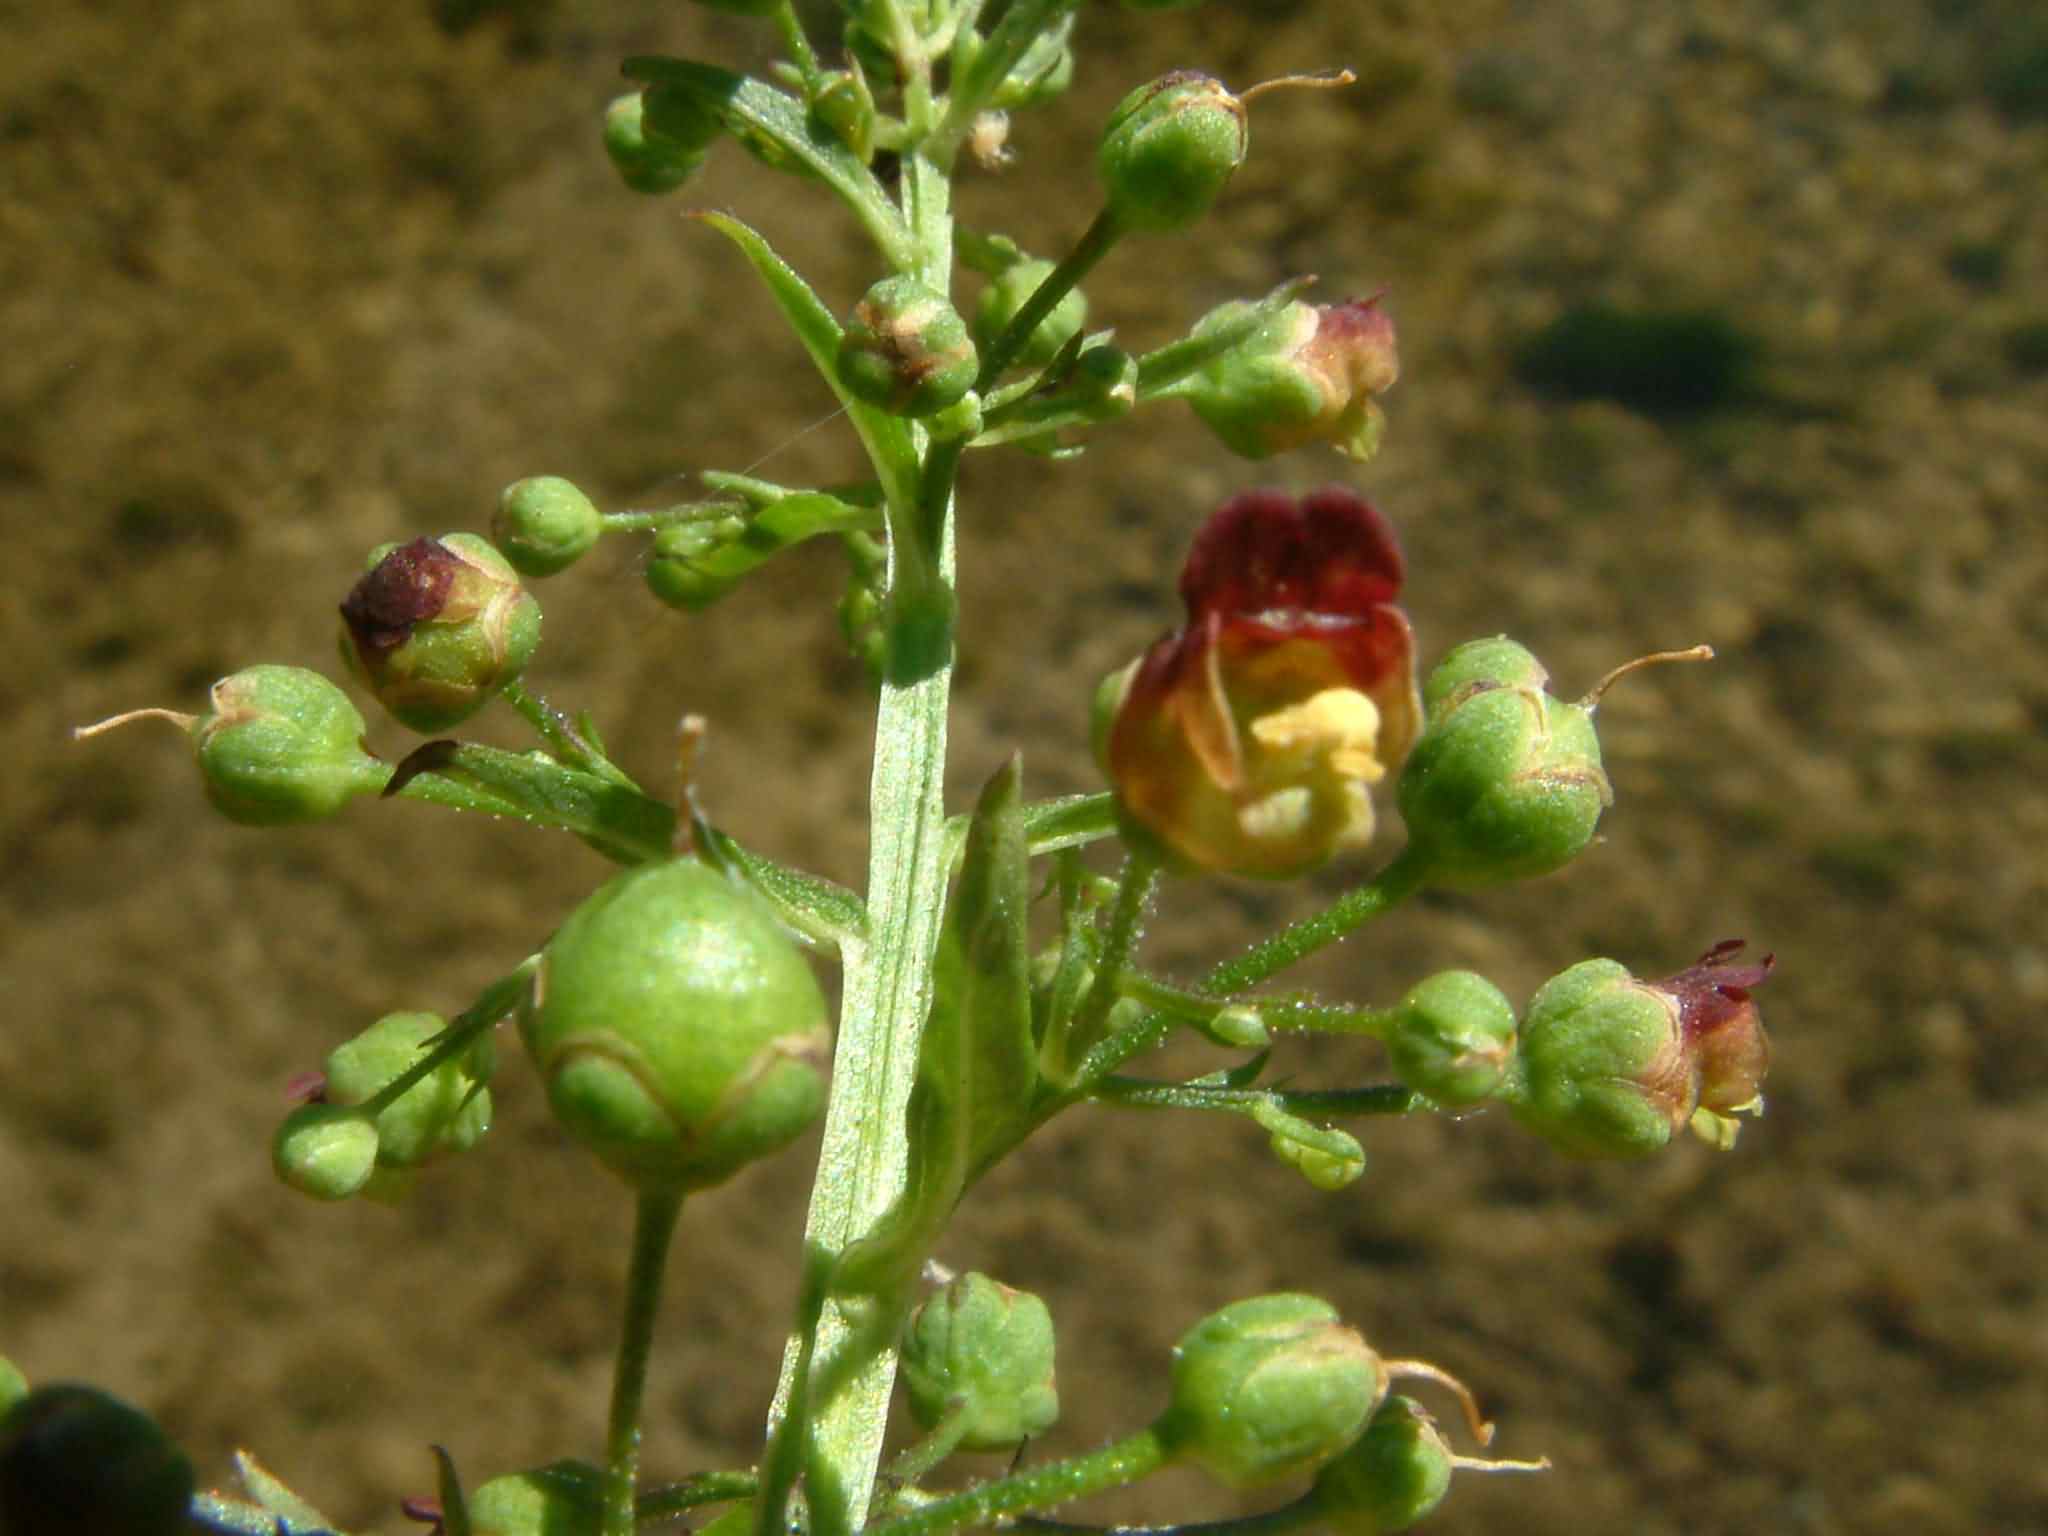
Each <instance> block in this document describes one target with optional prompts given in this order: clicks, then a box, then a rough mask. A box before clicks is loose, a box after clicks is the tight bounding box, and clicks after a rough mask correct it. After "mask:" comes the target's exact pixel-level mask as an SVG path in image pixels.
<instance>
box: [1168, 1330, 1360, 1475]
mask: <svg viewBox="0 0 2048 1536" xmlns="http://www.w3.org/2000/svg"><path fill="white" fill-rule="evenodd" d="M1386 1391H1387V1374H1386V1371H1385V1369H1384V1368H1383V1367H1382V1366H1381V1364H1380V1359H1379V1356H1377V1355H1375V1354H1374V1353H1373V1352H1372V1350H1371V1349H1370V1348H1368V1347H1367V1345H1366V1342H1365V1340H1364V1339H1362V1338H1360V1337H1359V1335H1358V1334H1357V1333H1356V1332H1355V1331H1354V1330H1352V1329H1350V1328H1347V1327H1345V1326H1344V1325H1343V1324H1342V1323H1340V1322H1339V1321H1338V1320H1337V1313H1336V1310H1335V1309H1334V1308H1333V1307H1331V1306H1330V1304H1329V1303H1328V1302H1325V1301H1321V1300H1318V1299H1317V1298H1316V1297H1313V1296H1301V1295H1293V1294H1287V1293H1282V1294H1279V1295H1273V1296H1257V1297H1253V1298H1251V1299H1249V1300H1246V1301H1239V1302H1233V1303H1232V1304H1231V1305H1229V1306H1227V1307H1225V1308H1223V1309H1222V1310H1221V1311H1220V1312H1215V1313H1212V1314H1211V1315H1210V1316H1208V1317H1206V1318H1204V1319H1203V1320H1202V1321H1201V1322H1199V1323H1197V1324H1196V1325H1195V1326H1194V1327H1193V1328H1192V1329H1190V1330H1189V1331H1188V1332H1187V1333H1186V1334H1185V1335H1184V1336H1183V1337H1182V1339H1181V1341H1180V1343H1179V1344H1178V1345H1176V1346H1175V1347H1174V1352H1173V1400H1172V1403H1171V1404H1170V1405H1169V1406H1168V1408H1167V1410H1166V1413H1165V1414H1164V1416H1163V1417H1161V1419H1160V1421H1159V1423H1158V1425H1157V1431H1158V1434H1159V1437H1160V1439H1161V1441H1162V1442H1163V1443H1164V1444H1165V1446H1166V1448H1167V1449H1168V1451H1169V1452H1170V1453H1172V1454H1175V1455H1182V1456H1186V1457H1188V1458H1190V1459H1191V1460H1193V1461H1194V1462H1196V1463H1197V1464H1198V1465H1199V1466H1201V1467H1202V1469H1203V1470H1204V1471H1206V1472H1208V1473H1209V1474H1210V1475H1211V1476H1213V1477H1215V1478H1216V1479H1217V1480H1218V1481H1219V1482H1222V1483H1226V1484H1228V1485H1229V1486H1230V1487H1233V1488H1256V1487H1258V1486H1260V1485H1262V1484H1265V1483H1271V1482H1276V1481H1278V1480H1279V1479H1281V1478H1285V1477H1289V1476H1292V1475H1294V1474H1296V1473H1300V1472H1309V1471H1313V1470H1314V1469H1315V1468H1317V1467H1319V1466H1321V1465H1322V1464H1323V1463H1324V1462H1326V1461H1328V1460H1330V1459H1331V1458H1332V1457H1333V1456H1336V1455H1337V1454H1338V1453H1339V1452H1341V1451H1342V1450H1343V1449H1344V1448H1345V1447H1346V1446H1348V1445H1350V1444H1351V1442H1352V1441H1353V1440H1355V1439H1357V1438H1358V1435H1359V1432H1360V1431H1361V1430H1363V1429H1364V1428H1365V1425H1366V1421H1367V1420H1368V1419H1370V1418H1371V1417H1372V1413H1373V1409H1374V1408H1376V1407H1377V1406H1378V1405H1379V1402H1380V1399H1381V1398H1382V1397H1384V1396H1385V1395H1386Z"/></svg>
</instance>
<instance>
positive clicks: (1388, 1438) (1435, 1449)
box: [1309, 1397, 1455, 1536]
mask: <svg viewBox="0 0 2048 1536" xmlns="http://www.w3.org/2000/svg"><path fill="white" fill-rule="evenodd" d="M1454 1465H1455V1463H1454V1461H1453V1459H1452V1456H1451V1448H1450V1447H1449V1446H1448V1445H1446V1444H1445V1443H1444V1437H1443V1435H1442V1434H1440V1433H1439V1432H1438V1430H1437V1427H1436V1421H1435V1420H1434V1419H1432V1418H1431V1417H1430V1416H1429V1415H1428V1414H1427V1413H1425V1412H1423V1410H1422V1408H1421V1406H1420V1405H1419V1404H1418V1403H1416V1402H1415V1401H1414V1400H1413V1399H1412V1398H1406V1397H1390V1398H1388V1399H1387V1400H1386V1402H1385V1403H1383V1404H1382V1405H1381V1406H1380V1411H1379V1412H1378V1413H1375V1414H1374V1415H1373V1416H1372V1422H1371V1423H1370V1424H1368V1425H1367V1426H1366V1427H1365V1433H1364V1434H1362V1435H1360V1436H1359V1437H1358V1443H1357V1444H1355V1445H1353V1446H1352V1447H1351V1449H1350V1450H1348V1451H1346V1452H1345V1453H1344V1454H1343V1455H1342V1456H1339V1457H1338V1458H1337V1459H1336V1460H1335V1461H1333V1462H1331V1463H1330V1464H1329V1465H1328V1466H1326V1467H1324V1468H1323V1470H1322V1471H1320V1472H1318V1473H1317V1474H1316V1482H1315V1487H1314V1489H1313V1490H1312V1491H1311V1492H1310V1494H1309V1497H1310V1498H1311V1499H1313V1500H1314V1501H1315V1506H1316V1512H1317V1514H1318V1516H1319V1517H1320V1518H1319V1520H1318V1523H1319V1524H1320V1525H1322V1526H1323V1527H1324V1528H1326V1529H1327V1530H1329V1531H1331V1532H1333V1533H1334V1536H1383V1533H1385V1532H1389V1531H1405V1530H1407V1529H1408V1527H1410V1526H1411V1525H1414V1524H1415V1523H1416V1522H1417V1521H1419V1520H1421V1519H1422V1518H1423V1517H1424V1516H1426V1515H1428V1514H1429V1513H1430V1512H1431V1511H1433V1510H1434V1509H1435V1508H1436V1507H1437V1505H1439V1504H1441V1503H1443V1501H1444V1495H1445V1494H1446V1493H1448V1492H1450V1488H1451V1470H1452V1467H1453V1466H1454Z"/></svg>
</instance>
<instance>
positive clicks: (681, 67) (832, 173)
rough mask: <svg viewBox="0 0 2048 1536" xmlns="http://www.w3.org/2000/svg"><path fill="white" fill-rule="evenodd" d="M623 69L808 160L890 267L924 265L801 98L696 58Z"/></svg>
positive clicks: (646, 58)
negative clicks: (676, 90)
mask: <svg viewBox="0 0 2048 1536" xmlns="http://www.w3.org/2000/svg"><path fill="white" fill-rule="evenodd" d="M623 71H624V73H625V75H626V78H628V79H629V80H643V81H646V82H648V83H649V84H655V83H659V84H663V85H675V86H680V87H682V88H683V89H685V90H688V91H690V92H691V93H693V94H694V95H696V96H697V97H698V98H699V99H700V100H702V101H703V103H704V105H706V106H707V107H709V108H711V109H712V110H713V111H715V112H717V113H718V115H719V116H720V117H721V118H723V119H724V121H725V126H726V129H727V131H728V132H730V133H731V134H732V136H733V137H734V138H736V139H738V140H739V141H740V142H741V143H742V144H744V145H746V146H747V147H748V148H750V149H753V150H754V151H755V152H756V153H762V152H763V151H765V152H766V156H767V158H769V159H770V161H771V162H772V163H781V164H792V165H796V166H801V167H802V168H803V169H804V170H806V171H808V172H809V173H810V174H811V175H813V176H816V177H817V178H818V179H819V180H820V181H822V182H824V183H825V184H826V185H827V186H829V187H830V188H831V189H832V190H833V191H834V192H836V193H838V194H839V197H840V199H841V201H843V202H844V203H845V204H846V206H847V207H848V208H850V209H852V210H853V213H854V216H855V217H856V218H858V219H859V220H860V221H861V223H862V224H863V225H865V226H866V228H867V231H868V233H869V234H870V235H871V236H872V237H873V238H874V241H875V244H876V245H877V246H879V247H880V248H881V252H882V255H883V256H884V257H885V258H886V259H887V260H888V262H889V265H890V266H892V267H894V268H896V269H897V270H898V271H907V270H909V269H910V268H911V267H913V266H914V265H915V264H916V261H917V246H916V243H915V242H914V241H913V240H912V239H911V236H910V230H909V227H908V226H907V225H905V224H904V222H903V217H902V215H901V214H899V213H898V212H897V211H896V207H895V205H894V204H893V203H891V202H890V201H889V196H888V194H887V193H886V192H884V191H883V190H882V185H881V183H880V182H878V181H876V180H875V178H874V175H873V173H872V172H870V171H869V170H868V168H867V166H866V165H865V164H863V163H862V161H861V160H860V158H859V157H858V156H857V155H855V154H854V152H853V151H852V150H851V149H850V148H848V147H847V145H846V144H845V143H844V142H843V141H842V140H841V139H840V137H839V136H838V134H837V133H835V132H833V131H832V129H831V127H830V125H829V124H827V123H825V122H823V121H821V120H818V119H814V118H813V117H812V115H811V114H810V113H809V112H807V111H805V110H804V106H803V104H802V103H801V102H799V101H797V100H795V99H794V98H792V97H789V96H786V95H784V94H783V93H782V92H781V91H778V90H776V89H775V88H774V87H773V86H772V85H766V84H764V83H762V82H761V81H759V80H750V79H748V78H747V77H746V76H745V75H736V74H734V73H733V72H732V71H731V70H726V69H719V68H718V67H717V66H715V65H711V64H699V63H696V62H694V61H692V60H688V59H667V58H660V57H657V56H652V55H645V54H643V55H641V56H639V57H637V58H630V59H628V60H626V62H625V64H624V66H623Z"/></svg>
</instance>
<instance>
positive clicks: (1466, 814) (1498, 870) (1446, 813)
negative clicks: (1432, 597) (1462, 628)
mask: <svg viewBox="0 0 2048 1536" xmlns="http://www.w3.org/2000/svg"><path fill="white" fill-rule="evenodd" d="M1548 681H1549V676H1548V674H1547V673H1546V672H1545V671H1544V670H1543V668H1542V666H1541V664H1540V663H1538V662H1537V660H1536V658H1535V657H1534V656H1532V655H1530V654H1529V652H1528V651H1527V650H1525V649H1524V648H1523V647H1521V646H1519V645H1517V644H1516V643H1515V642H1514V641H1512V640H1509V639H1507V638H1506V637H1505V636H1503V637H1501V638H1499V639H1494V640H1475V641H1472V642H1470V643H1469V644H1466V645H1462V646H1460V647H1458V649H1456V650H1455V651H1453V652H1452V653H1451V654H1450V655H1449V656H1448V657H1446V658H1445V659H1444V661H1443V662H1442V664H1441V665H1439V666H1438V667H1437V669H1436V670H1435V671H1434V672H1432V673H1431V674H1430V677H1429V680H1428V682H1427V683H1426V684H1424V686H1423V690H1422V701H1423V712H1424V728H1423V732H1422V736H1421V739H1420V740H1418V741H1417V742H1416V743H1415V749H1414V751H1413V752H1411V753H1410V754H1409V757H1408V762H1407V766H1406V767H1405V768H1404V769H1403V770H1402V773H1401V782H1400V787H1399V791H1398V797H1397V798H1398V802H1399V804H1400V807H1401V816H1402V818H1403V820H1405V821H1406V822H1407V824H1408V835H1409V839H1410V841H1411V843H1412V844H1413V845H1414V847H1415V850H1416V855H1417V857H1418V859H1419V861H1420V862H1421V863H1422V864H1423V865H1424V867H1425V868H1427V870H1428V872H1429V878H1430V879H1431V880H1432V881H1435V882H1438V883H1441V884H1445V885H1467V886H1470V885H1490V884H1495V883H1498V882H1501V881H1507V880H1527V879H1531V878H1533V877H1535V876H1537V875H1545V874H1549V873H1550V872H1551V871H1553V870H1556V869H1561V868H1563V867H1564V866H1565V865H1566V864H1568V863H1570V862H1571V860H1572V859H1574V858H1576V857H1577V856H1578V855H1579V853H1580V852H1581V851H1582V850H1583V849H1584V848H1585V847H1586V845H1587V844H1588V843H1590V842H1591V841H1592V840H1593V830H1594V828H1595V826H1597V825H1598V823H1599V820H1600V813H1601V812H1602V811H1604V810H1605V809H1606V808H1607V806H1608V805H1609V804H1610V803H1611V802H1612V800H1613V798H1614V797H1613V794H1612V792H1611V791H1610V789H1609V788H1608V783H1607V775H1606V773H1605V771H1604V770H1603V769H1602V767H1601V764H1600V739H1599V737H1598V736H1597V735H1596V734H1595V732H1594V728H1593V711H1592V709H1591V708H1590V706H1588V705H1583V704H1568V703H1564V702H1562V701H1560V700H1558V699H1556V698H1553V697H1552V696H1551V695H1550V694H1549V693H1547V692H1545V691H1544V685H1545V684H1546V683H1547V682H1548Z"/></svg>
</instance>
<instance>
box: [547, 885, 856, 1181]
mask: <svg viewBox="0 0 2048 1536" xmlns="http://www.w3.org/2000/svg"><path fill="white" fill-rule="evenodd" d="M827 1017H828V1015H827V1011H826V1007H825V999H824V995H823V994H822V993H821V992H820V991H819V989H818V983H817V980H816V978H815V977H813V976H812V974H811V971H810V967H809V966H808V965H807V964H806V963H805V962H804V959H803V956H802V955H801V954H799V953H798V951H797V948H796V945H795V944H794V943H793V942H792V941H791V939H790V938H789V936H788V934H787V933H785V932H784V931H783V930H782V928H781V927H780V926H779V925H778V924H777V923H776V921H775V919H774V917H773V916H772V915H771V914H770V913H769V911H768V909H767V908H766V907H765V906H764V905H763V904H762V902H761V901H760V899H759V898H758V897H756V896H755V895H754V894H753V893H752V892H751V891H749V890H748V889H746V888H745V887H744V886H741V885H739V884H737V883H736V882H735V881H733V880H732V879H730V878H728V877H727V876H726V875H725V874H724V873H723V872H722V871H720V870H717V869H714V868H712V867H711V866H710V865H707V864H705V863H703V862H701V861H699V860H697V859H695V858H681V859H674V860H671V861H669V862H668V863H665V864H643V865H641V866H639V867H638V868H635V869H631V870H628V871H627V872H626V873H624V874H622V875H619V876H617V877H616V878H614V879H613V880H612V881H611V882H610V883H609V884H607V885H606V886H604V887H603V888H602V889H601V890H599V891H598V892H597V893H596V894H595V895H594V896H592V897H591V898H590V899H589V900H588V901H586V902H585V903H584V904H583V905H582V906H581V907H579V908H578V909H577V910H576V911H575V912H574V913H573V914H572V915H571V916H570V918H569V920H568V921H567V922H565V923H564V924H563V925H562V927H561V928H560V930H559V931H558V932H557V933H556V934H555V936H554V938H553V939H551V940H550V941H549V942H548V946H547V949H546V951H545V952H544V954H543V957H542V962H541V967H540V970H539V972H538V973H537V974H536V975H535V977H534V981H533V987H532V991H531V992H530V994H529V995H528V997H527V999H526V1001H525V1003H524V1004H523V1005H522V1007H521V1009H520V1013H519V1028H520V1034H521V1036H522V1037H523V1038H524V1040H525V1043H526V1048H527V1051H528V1053H529V1054H530V1055H531V1056H532V1057H533V1061H534V1065H535V1066H536V1067H538V1068H539V1070H540V1074H541V1077H542V1079H543V1080H544V1081H545V1082H546V1083H547V1089H548V1100H549V1103H550V1104H551V1105H552V1106H553V1108H554V1111H555V1116H556V1118H557V1119H559V1120H560V1121H561V1122H562V1124H563V1125H564V1126H565V1127H566V1128H567V1129H568V1130H569V1132H570V1134H571V1135H573V1136H575V1137H576V1138H577V1139H578V1140H579V1141H581V1142H583V1143H584V1145H586V1146H587V1147H589V1148H590V1149H591V1151H593V1152H595V1153H596V1154H597V1156H598V1157H599V1158H600V1159H601V1160H602V1161H603V1162H604V1163H606V1164H607V1165H608V1166H609V1167H610V1168H612V1170H613V1171H614V1172H616V1173H618V1174H619V1175H620V1176H621V1177H623V1178H625V1179H626V1180H627V1181H628V1182H630V1183H632V1184H634V1185H636V1186H639V1187H641V1188H644V1189H664V1190H668V1189H673V1190H692V1189H703V1188H707V1187H709V1186H711V1185H713V1184H718V1183H722V1182H723V1181H724V1180H726V1179H728V1178H730V1177H731V1176H732V1175H733V1174H734V1173H736V1172H738V1171H739V1169H740V1168H741V1167H742V1166H744V1165H745V1164H747V1163H749V1162H751V1161H753V1160H755V1159H756V1158H760V1157H765V1156H767V1155H768V1154H769V1153H771V1152H774V1151H777V1150H778V1149H780V1148H781V1147H783V1146H784V1145H786V1144H787V1143H788V1142H790V1141H791V1140H793V1139H794V1138H795V1137H796V1136H798V1135H799V1134H801V1133H802V1132H803V1130H804V1129H805V1128H806V1127H807V1126H808V1125H809V1124H810V1123H811V1122H812V1120H814V1119H815V1118H816V1117H817V1114H818V1111H819V1109H820V1108H821V1107H822V1106H823V1103H824V1091H825V1090H824V1078H823V1072H822V1066H823V1063H824V1061H825V1059H826V1057H827V1054H828V1051H829V1047H830V1044H831V1039H830V1034H829V1031H828V1029H827V1026H826V1020H827Z"/></svg>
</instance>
